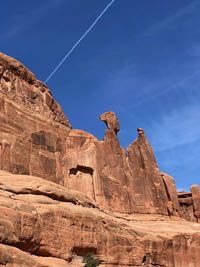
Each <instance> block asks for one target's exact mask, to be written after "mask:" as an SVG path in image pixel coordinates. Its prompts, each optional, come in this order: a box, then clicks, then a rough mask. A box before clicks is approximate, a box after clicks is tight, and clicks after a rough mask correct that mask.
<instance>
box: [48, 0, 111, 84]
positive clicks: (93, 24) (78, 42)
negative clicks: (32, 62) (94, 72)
mask: <svg viewBox="0 0 200 267" xmlns="http://www.w3.org/2000/svg"><path fill="white" fill-rule="evenodd" d="M115 1H116V0H112V1H111V2H110V3H109V4H108V5H107V6H106V7H105V8H104V10H103V11H102V12H101V14H100V15H99V16H98V17H97V18H96V20H95V21H94V22H93V23H92V25H91V26H90V27H89V28H88V29H87V31H86V32H85V33H84V34H83V35H82V36H81V38H80V39H79V40H78V41H77V42H76V43H75V44H74V46H73V47H72V48H71V49H70V50H69V52H68V53H67V54H66V55H65V56H64V58H63V59H62V60H61V61H60V63H59V64H58V65H57V66H56V68H55V69H54V70H53V71H52V73H51V74H50V75H49V76H48V78H47V79H46V80H45V83H47V82H48V80H49V79H50V78H51V77H52V76H53V75H54V74H55V72H56V71H57V70H58V69H59V68H60V66H61V65H62V64H63V63H64V62H65V60H66V59H67V58H68V57H69V56H70V55H71V53H72V52H73V51H74V49H75V48H76V47H77V46H78V45H79V44H80V42H81V41H82V40H83V39H84V38H85V37H86V35H87V34H88V33H89V32H90V31H91V30H92V29H93V27H94V26H95V25H96V24H97V22H98V21H99V20H100V18H101V17H102V16H103V15H104V14H105V13H106V11H107V10H108V8H109V7H110V6H111V5H112V4H113V3H114V2H115Z"/></svg>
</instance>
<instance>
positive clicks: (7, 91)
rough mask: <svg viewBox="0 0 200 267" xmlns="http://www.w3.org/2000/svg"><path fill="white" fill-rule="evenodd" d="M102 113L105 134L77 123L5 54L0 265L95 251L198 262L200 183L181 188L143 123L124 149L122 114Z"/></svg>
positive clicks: (143, 262)
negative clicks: (156, 153) (185, 189)
mask: <svg viewBox="0 0 200 267" xmlns="http://www.w3.org/2000/svg"><path fill="white" fill-rule="evenodd" d="M100 119H101V120H102V121H104V122H105V123H106V125H107V128H108V129H106V132H105V136H104V138H103V140H102V141H99V140H98V139H97V138H96V137H94V136H93V135H91V134H89V133H87V132H84V131H82V130H76V129H72V127H71V126H70V123H69V121H68V119H66V117H65V116H64V114H63V112H62V110H61V108H60V106H59V105H58V104H57V102H56V101H55V100H54V99H53V97H52V95H51V93H50V91H49V89H48V88H47V87H46V86H45V85H44V84H43V83H41V82H40V81H38V80H36V78H35V76H34V75H33V74H32V73H31V72H30V71H29V70H28V69H26V67H24V66H23V65H22V64H21V63H20V62H18V61H16V60H14V59H12V58H10V57H8V56H6V55H4V54H2V53H0V169H1V170H5V171H8V172H10V173H5V172H1V175H0V240H1V243H2V244H1V245H0V248H1V250H0V266H1V265H7V266H11V267H14V266H23V264H24V266H38V267H41V266H70V265H69V264H71V266H82V263H81V261H82V257H81V256H83V255H84V254H85V253H86V252H93V253H95V254H97V255H98V257H99V258H100V259H101V260H102V261H103V264H102V265H101V266H109V267H111V266H153V265H156V266H170V267H171V266H172V267H173V266H176V267H177V266H178V267H179V266H183V267H186V266H187V267H188V266H198V261H199V255H200V253H199V252H200V239H199V234H200V229H199V225H198V224H195V223H192V222H198V221H200V205H199V203H200V189H199V187H198V186H192V187H191V193H187V194H186V193H182V194H180V193H178V196H177V191H176V186H175V183H174V180H173V178H172V177H171V176H169V175H167V174H164V173H161V172H160V171H159V168H158V166H157V163H156V160H155V157H154V153H153V150H152V148H151V145H150V144H149V142H148V140H147V138H146V136H145V133H144V131H143V129H141V128H139V129H138V138H137V139H136V140H135V141H134V142H133V143H132V144H131V145H129V147H128V148H127V150H125V149H123V148H122V147H121V146H120V144H119V141H118V138H117V133H118V131H119V129H120V126H119V122H118V119H117V117H116V115H115V113H114V112H106V113H104V114H102V115H101V116H100ZM11 173H14V174H20V176H16V175H15V176H14V175H13V174H11ZM21 174H26V176H22V175H21ZM33 176H38V177H42V178H43V179H45V180H48V181H45V180H41V179H40V178H36V177H33ZM49 181H51V182H54V183H50V182H49ZM56 184H57V185H56ZM66 188H67V189H70V190H76V192H75V191H69V190H67V189H66ZM78 191H79V193H78ZM111 212H112V213H111ZM142 214H146V215H142ZM181 217H182V218H181ZM183 218H185V219H186V220H189V221H192V222H186V221H185V220H184V219H183ZM29 253H31V254H29ZM14 254H15V255H17V256H16V257H13V256H12V255H14ZM46 257H48V259H49V263H48V264H49V265H48V264H46V260H47V259H46ZM52 257H53V258H52ZM45 264H46V265H45Z"/></svg>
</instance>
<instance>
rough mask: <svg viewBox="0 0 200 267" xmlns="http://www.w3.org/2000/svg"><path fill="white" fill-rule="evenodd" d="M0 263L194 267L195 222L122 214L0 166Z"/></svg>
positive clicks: (197, 248) (198, 251) (198, 238)
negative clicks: (91, 260) (94, 261)
mask: <svg viewBox="0 0 200 267" xmlns="http://www.w3.org/2000/svg"><path fill="white" fill-rule="evenodd" d="M0 214H1V216H0V240H1V244H0V266H11V267H14V266H15V267H20V266H30V267H33V266H37V267H44V266H51V267H54V266H55V267H59V266H63V267H64V266H74V267H81V266H83V265H84V264H83V262H82V260H83V256H84V255H85V254H87V253H88V252H91V253H93V254H94V255H95V256H96V257H98V258H99V259H100V260H101V266H102V267H103V266H104V267H105V266H106V267H114V266H120V267H121V266H124V267H128V266H135V267H136V266H141V267H142V266H160V267H161V266H166V267H188V266H190V267H198V266H199V262H200V224H198V223H191V222H188V221H186V220H183V219H180V218H178V217H173V218H170V217H169V216H164V215H151V214H146V215H134V214H132V215H122V214H119V213H111V212H108V211H103V210H101V209H99V208H98V207H97V206H96V205H95V204H94V203H93V202H92V201H91V200H89V199H88V198H87V197H85V196H84V195H83V194H81V193H79V192H75V191H69V190H68V189H66V188H64V187H62V186H59V185H56V184H55V183H52V182H48V181H44V180H43V179H41V178H37V177H33V176H23V175H13V174H11V173H7V172H4V171H0Z"/></svg>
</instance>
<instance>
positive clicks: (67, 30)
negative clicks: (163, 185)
mask: <svg viewBox="0 0 200 267" xmlns="http://www.w3.org/2000/svg"><path fill="white" fill-rule="evenodd" d="M108 3H109V0H42V1H41V0H34V1H33V0H29V1H25V0H20V1H15V0H2V1H1V3H0V9H1V16H0V25H1V27H0V50H1V51H2V52H4V53H7V54H9V55H11V56H13V57H15V58H17V59H19V60H20V61H22V62H23V63H24V64H25V65H26V66H27V67H28V68H30V69H31V71H32V72H34V73H35V74H36V75H37V77H38V79H40V80H42V81H45V80H46V78H47V77H48V76H49V74H50V73H51V72H52V70H53V69H54V68H55V66H56V65H57V64H58V63H59V61H60V60H61V59H62V58H63V56H64V55H65V54H66V53H67V52H68V51H69V50H70V49H71V47H72V46H73V45H74V43H75V42H76V41H77V40H78V39H79V38H80V36H81V35H82V34H83V33H84V32H85V31H86V30H87V28H88V27H89V26H90V25H91V24H92V22H93V21H94V20H95V19H96V17H97V16H98V15H99V14H100V12H101V11H102V10H103V9H104V8H105V7H106V5H107V4H108ZM199 13H200V1H199V0H197V1H196V0H194V1H193V0H169V1H161V0H152V1H149V0H140V1H136V0H135V1H134V0H116V1H115V3H114V4H113V5H112V7H111V8H110V9H109V10H108V11H107V13H106V14H105V15H104V16H103V18H102V19H101V20H100V21H99V22H98V24H97V25H96V26H95V28H94V29H93V30H92V31H91V32H90V33H89V34H88V35H87V37H86V38H85V39H84V40H83V41H82V42H81V44H80V45H79V46H78V47H77V49H76V50H75V51H74V52H73V53H72V54H71V56H70V57H69V58H68V60H67V61H66V62H65V63H64V64H63V66H62V67H61V68H60V69H59V70H58V72H57V73H56V74H55V75H54V76H53V77H52V78H51V79H50V80H49V82H48V86H49V87H50V89H51V91H52V93H53V95H54V97H55V98H56V100H57V101H58V102H59V103H60V104H61V106H62V108H63V111H64V112H65V114H66V115H67V116H68V118H69V120H70V122H71V124H72V126H73V127H74V128H79V129H83V130H85V131H88V132H91V133H92V134H94V135H95V136H97V137H98V138H99V139H102V137H103V135H104V131H105V126H104V125H103V123H102V122H100V121H99V115H100V114H101V113H102V112H104V111H110V110H112V111H115V112H116V114H117V116H118V118H119V120H120V125H121V131H120V133H119V139H120V143H121V145H122V146H123V147H127V146H128V144H130V143H131V142H132V141H133V140H134V139H135V138H136V137H137V131H136V128H137V127H142V128H144V130H145V132H146V135H147V136H148V139H149V141H150V142H151V144H152V146H153V148H154V151H155V154H156V158H157V161H158V164H159V167H160V169H161V170H162V171H164V172H167V173H169V174H171V175H172V176H173V177H174V178H175V181H176V184H177V187H178V189H179V190H181V189H183V190H189V187H190V184H192V183H197V184H200V160H199V157H200V16H199Z"/></svg>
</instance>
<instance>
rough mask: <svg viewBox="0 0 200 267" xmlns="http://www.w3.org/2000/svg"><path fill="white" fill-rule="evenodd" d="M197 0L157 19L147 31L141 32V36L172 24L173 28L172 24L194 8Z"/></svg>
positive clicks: (164, 28) (151, 33) (154, 32)
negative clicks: (161, 18) (159, 19)
mask: <svg viewBox="0 0 200 267" xmlns="http://www.w3.org/2000/svg"><path fill="white" fill-rule="evenodd" d="M197 4H198V1H193V2H192V3H190V4H189V5H186V6H184V7H182V8H180V9H178V10H177V11H176V12H175V13H174V14H172V15H171V16H169V17H166V18H164V19H163V20H161V21H158V22H157V23H155V24H153V25H151V26H150V27H149V29H147V31H146V32H145V33H143V35H142V36H149V35H153V34H156V33H158V32H160V31H161V30H166V29H169V28H171V27H172V26H173V28H174V24H175V23H176V22H177V21H178V20H180V19H182V18H183V17H184V16H185V15H186V14H188V13H190V12H192V11H193V10H195V7H196V6H197Z"/></svg>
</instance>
